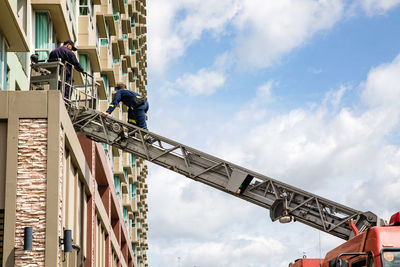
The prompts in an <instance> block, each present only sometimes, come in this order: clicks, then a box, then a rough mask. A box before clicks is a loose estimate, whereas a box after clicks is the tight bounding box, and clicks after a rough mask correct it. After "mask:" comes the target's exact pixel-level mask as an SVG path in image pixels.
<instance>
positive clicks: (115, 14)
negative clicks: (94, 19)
mask: <svg viewBox="0 0 400 267" xmlns="http://www.w3.org/2000/svg"><path fill="white" fill-rule="evenodd" d="M118 20H119V12H114V21H118Z"/></svg>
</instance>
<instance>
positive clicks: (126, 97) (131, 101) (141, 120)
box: [102, 83, 149, 130]
mask: <svg viewBox="0 0 400 267" xmlns="http://www.w3.org/2000/svg"><path fill="white" fill-rule="evenodd" d="M115 90H117V93H116V94H115V96H114V98H113V101H112V102H111V103H110V105H109V107H108V109H107V110H106V111H105V112H102V116H103V117H106V116H108V115H110V114H111V113H112V112H113V111H114V109H115V108H116V107H117V106H118V104H119V102H121V101H122V103H124V105H126V106H127V107H128V122H129V123H130V124H133V125H136V126H138V127H140V128H143V129H145V130H148V129H147V124H146V113H147V111H148V110H149V102H147V100H146V98H145V97H143V96H141V95H140V94H138V93H135V92H133V91H130V90H127V89H126V85H125V84H123V83H118V84H117V86H116V87H115Z"/></svg>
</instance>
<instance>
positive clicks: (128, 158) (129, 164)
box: [122, 152, 132, 174]
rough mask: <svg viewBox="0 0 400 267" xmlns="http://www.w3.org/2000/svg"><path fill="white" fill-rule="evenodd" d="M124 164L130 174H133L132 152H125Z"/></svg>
mask: <svg viewBox="0 0 400 267" xmlns="http://www.w3.org/2000/svg"><path fill="white" fill-rule="evenodd" d="M122 155H123V160H122V166H123V167H124V168H125V170H126V171H127V173H128V174H132V157H131V154H130V153H127V152H123V154H122Z"/></svg>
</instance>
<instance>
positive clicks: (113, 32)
mask: <svg viewBox="0 0 400 267" xmlns="http://www.w3.org/2000/svg"><path fill="white" fill-rule="evenodd" d="M104 18H105V20H106V21H107V23H108V32H109V33H110V35H111V36H116V35H117V26H116V25H115V21H114V15H112V14H106V15H105V16H104Z"/></svg>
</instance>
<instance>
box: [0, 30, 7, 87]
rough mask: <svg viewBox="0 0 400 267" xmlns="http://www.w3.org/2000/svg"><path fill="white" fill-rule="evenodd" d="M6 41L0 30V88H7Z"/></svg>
mask: <svg viewBox="0 0 400 267" xmlns="http://www.w3.org/2000/svg"><path fill="white" fill-rule="evenodd" d="M7 48H8V45H7V41H6V39H5V38H4V36H3V34H2V33H1V31H0V89H2V90H7Z"/></svg>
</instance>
